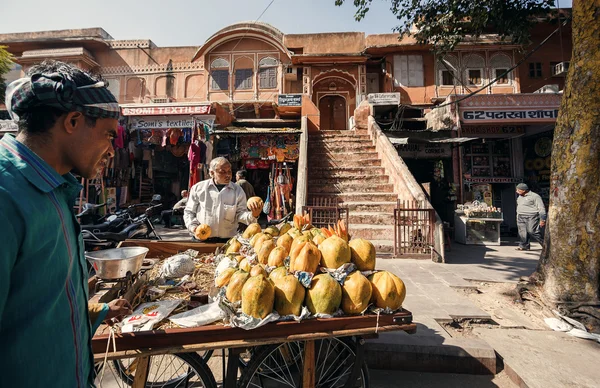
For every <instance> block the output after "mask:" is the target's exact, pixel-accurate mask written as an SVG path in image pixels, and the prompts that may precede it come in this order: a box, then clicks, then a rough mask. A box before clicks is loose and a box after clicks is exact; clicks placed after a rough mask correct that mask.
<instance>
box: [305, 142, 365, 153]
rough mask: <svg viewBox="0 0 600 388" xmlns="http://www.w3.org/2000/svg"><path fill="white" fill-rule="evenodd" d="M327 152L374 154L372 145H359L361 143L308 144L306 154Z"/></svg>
mask: <svg viewBox="0 0 600 388" xmlns="http://www.w3.org/2000/svg"><path fill="white" fill-rule="evenodd" d="M319 151H320V152H323V151H327V152H330V153H347V152H373V153H375V152H376V151H375V146H374V145H372V144H368V145H365V144H361V143H349V144H337V143H332V144H327V145H324V144H309V145H308V153H309V154H310V153H313V152H319Z"/></svg>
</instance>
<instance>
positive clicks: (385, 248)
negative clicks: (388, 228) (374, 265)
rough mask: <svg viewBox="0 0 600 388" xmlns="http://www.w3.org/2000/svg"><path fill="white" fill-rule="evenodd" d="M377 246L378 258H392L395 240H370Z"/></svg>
mask: <svg viewBox="0 0 600 388" xmlns="http://www.w3.org/2000/svg"><path fill="white" fill-rule="evenodd" d="M369 241H371V243H372V244H373V245H375V252H376V255H377V257H378V258H379V257H383V258H390V257H392V256H393V253H394V240H369Z"/></svg>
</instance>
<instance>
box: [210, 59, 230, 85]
mask: <svg viewBox="0 0 600 388" xmlns="http://www.w3.org/2000/svg"><path fill="white" fill-rule="evenodd" d="M210 88H211V89H212V90H229V62H227V61H226V60H225V59H223V58H217V59H215V60H214V61H212V62H211V64H210Z"/></svg>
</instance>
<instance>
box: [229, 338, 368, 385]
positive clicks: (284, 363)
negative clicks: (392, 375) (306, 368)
mask: <svg viewBox="0 0 600 388" xmlns="http://www.w3.org/2000/svg"><path fill="white" fill-rule="evenodd" d="M355 348H356V345H355V344H354V343H353V342H352V341H351V340H350V339H340V338H326V339H322V340H317V341H315V386H316V387H321V388H335V387H344V386H345V385H346V382H347V381H348V379H349V378H350V375H351V373H352V368H353V367H354V360H355V358H356V353H355V351H354V349H355ZM303 350H304V342H290V343H284V344H276V345H270V346H267V347H265V349H263V351H262V352H261V353H259V354H256V355H255V356H253V357H252V359H251V360H250V363H249V364H248V367H247V368H245V369H244V371H243V372H242V376H241V377H240V383H239V385H238V387H240V388H246V387H262V388H272V387H273V388H275V387H302V371H303V361H304V360H303ZM360 372H361V373H359V378H358V380H357V382H356V383H355V384H354V387H361V388H368V387H369V370H368V368H367V364H366V363H365V362H363V363H362V366H361V371H360Z"/></svg>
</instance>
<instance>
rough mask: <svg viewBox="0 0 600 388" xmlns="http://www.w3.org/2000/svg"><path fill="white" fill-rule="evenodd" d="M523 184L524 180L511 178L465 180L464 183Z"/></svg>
mask: <svg viewBox="0 0 600 388" xmlns="http://www.w3.org/2000/svg"><path fill="white" fill-rule="evenodd" d="M520 182H523V178H511V177H476V178H465V180H464V183H470V184H475V183H520Z"/></svg>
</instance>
